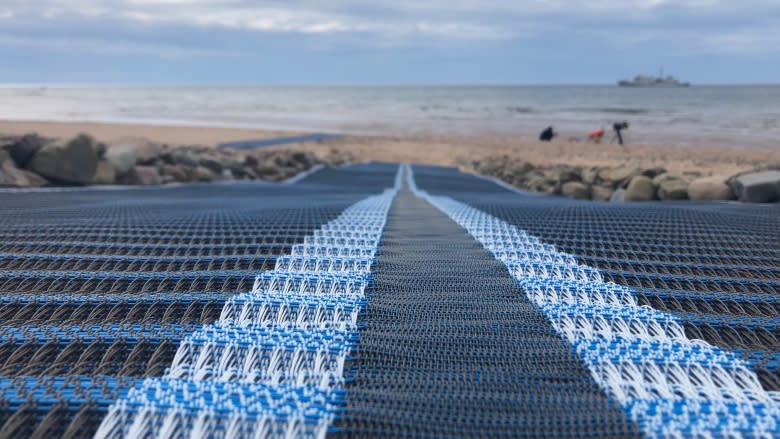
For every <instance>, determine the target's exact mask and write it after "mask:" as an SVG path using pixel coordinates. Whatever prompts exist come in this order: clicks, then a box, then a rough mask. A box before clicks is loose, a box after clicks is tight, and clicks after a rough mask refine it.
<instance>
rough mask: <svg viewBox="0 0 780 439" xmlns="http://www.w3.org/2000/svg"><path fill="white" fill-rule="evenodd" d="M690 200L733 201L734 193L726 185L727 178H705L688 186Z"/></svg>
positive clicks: (698, 179)
mask: <svg viewBox="0 0 780 439" xmlns="http://www.w3.org/2000/svg"><path fill="white" fill-rule="evenodd" d="M688 198H690V199H691V200H707V201H715V200H733V199H734V198H736V197H735V196H734V191H732V190H731V187H729V185H728V184H726V178H725V177H703V178H697V179H696V180H693V181H692V182H691V184H689V185H688Z"/></svg>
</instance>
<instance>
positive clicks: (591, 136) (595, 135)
mask: <svg viewBox="0 0 780 439" xmlns="http://www.w3.org/2000/svg"><path fill="white" fill-rule="evenodd" d="M603 138H604V128H599V129H597V130H593V131H591V132H589V133H588V140H590V141H591V142H593V143H601V140H602V139H603Z"/></svg>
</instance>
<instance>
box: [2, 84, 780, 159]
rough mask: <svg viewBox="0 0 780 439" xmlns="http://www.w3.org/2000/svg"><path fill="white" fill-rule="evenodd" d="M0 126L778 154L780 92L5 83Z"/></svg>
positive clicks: (777, 89)
mask: <svg viewBox="0 0 780 439" xmlns="http://www.w3.org/2000/svg"><path fill="white" fill-rule="evenodd" d="M0 119H14V120H49V121H97V122H126V123H152V124H185V125H191V124H192V125H212V126H226V127H252V128H261V129H280V130H294V131H318V132H330V133H346V134H372V135H373V134H380V135H434V136H475V137H501V138H519V139H533V138H535V137H537V136H538V134H539V132H541V131H542V130H543V129H544V128H545V127H547V126H549V125H552V126H553V127H554V128H555V129H556V130H557V131H558V132H559V133H561V136H562V137H564V138H567V139H571V140H573V141H575V140H582V139H584V138H585V136H586V134H587V132H588V131H590V130H593V129H596V128H599V127H604V128H606V129H607V130H609V129H611V126H612V124H613V123H615V122H621V121H628V122H629V124H630V128H629V130H628V131H627V138H628V141H629V142H631V143H634V144H665V145H669V144H671V145H678V146H691V145H704V146H729V147H736V148H750V149H775V148H780V85H769V86H758V85H751V86H693V87H690V88H663V89H652V88H621V87H617V86H484V87H483V86H415V87H390V86H388V87H238V86H224V87H206V86H157V87H150V86H56V85H24V86H21V85H2V86H0Z"/></svg>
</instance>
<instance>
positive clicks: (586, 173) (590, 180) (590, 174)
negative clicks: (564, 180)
mask: <svg viewBox="0 0 780 439" xmlns="http://www.w3.org/2000/svg"><path fill="white" fill-rule="evenodd" d="M598 176H599V169H598V168H590V169H583V170H582V182H583V183H585V184H594V183H596V180H597V179H598Z"/></svg>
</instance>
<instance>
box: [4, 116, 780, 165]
mask: <svg viewBox="0 0 780 439" xmlns="http://www.w3.org/2000/svg"><path fill="white" fill-rule="evenodd" d="M29 132H36V133H39V134H41V135H44V136H53V137H70V136H73V135H75V134H77V133H79V132H86V133H88V134H91V135H92V136H94V137H95V138H97V139H98V140H100V141H103V142H107V143H111V142H112V141H116V140H118V139H120V138H122V137H128V136H130V137H145V138H148V139H150V140H153V141H155V142H159V143H166V144H169V145H208V146H214V145H217V144H219V143H222V142H229V141H236V140H248V139H268V138H273V137H282V136H289V135H296V134H301V133H298V132H289V131H268V130H256V129H243V128H213V127H202V126H199V127H195V126H163V125H137V124H106V123H92V122H84V123H67V122H35V121H29V122H12V121H0V134H23V133H29ZM746 146H747V147H748V148H746ZM271 148H273V149H308V150H312V151H314V152H316V153H319V154H327V153H328V152H329V151H330V150H331V149H332V148H335V149H338V150H339V151H342V152H349V153H351V154H352V155H353V156H354V157H355V158H356V159H357V160H359V161H368V160H379V161H391V162H409V163H425V164H434V165H446V166H462V167H464V168H467V167H468V164H469V163H470V162H472V161H473V160H480V159H484V158H486V157H496V156H504V155H505V156H508V157H511V158H514V159H519V160H524V161H527V162H530V163H532V164H534V165H560V164H565V165H570V166H619V165H632V166H637V167H642V168H651V167H664V168H666V169H667V170H669V171H670V172H672V173H676V174H681V173H684V172H694V171H695V172H699V173H701V174H702V175H734V174H736V173H738V172H741V171H745V170H750V169H754V168H756V167H759V166H766V165H772V164H775V165H778V166H780V145H778V148H777V150H775V151H762V150H750V149H749V145H735V147H734V148H733V149H732V148H723V147H718V148H716V147H707V145H702V146H700V147H684V148H681V147H675V146H668V145H657V146H631V145H629V146H625V147H624V146H620V145H614V144H600V145H595V144H589V143H583V142H568V141H566V140H559V141H554V142H551V143H543V142H537V141H528V140H516V139H507V138H475V137H451V138H443V137H432V136H429V137H392V136H372V137H357V136H356V137H345V138H342V139H338V140H331V141H328V142H324V143H306V144H292V145H284V146H276V147H271Z"/></svg>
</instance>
